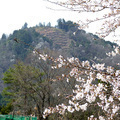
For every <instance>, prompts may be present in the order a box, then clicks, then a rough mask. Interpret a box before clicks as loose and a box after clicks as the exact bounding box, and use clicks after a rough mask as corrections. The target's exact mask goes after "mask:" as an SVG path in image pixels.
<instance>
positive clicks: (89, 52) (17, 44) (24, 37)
mask: <svg viewBox="0 0 120 120" xmlns="http://www.w3.org/2000/svg"><path fill="white" fill-rule="evenodd" d="M57 23H58V24H57V25H56V26H55V27H52V26H51V23H48V24H47V25H43V24H42V23H39V25H36V26H34V27H30V28H28V27H27V23H25V24H24V25H23V26H22V28H21V29H19V30H15V31H14V32H13V33H12V34H10V35H9V36H6V35H5V34H3V35H2V37H1V40H0V56H1V57H0V79H1V80H0V93H1V94H0V114H12V113H13V112H14V114H16V115H26V116H28V115H35V116H37V117H38V120H42V119H44V116H43V114H45V113H46V111H47V112H48V113H50V111H49V110H47V109H46V111H45V108H49V107H51V109H52V108H54V107H56V105H58V107H59V109H58V111H59V110H60V108H61V109H62V111H60V114H59V113H57V112H56V113H54V112H53V113H52V114H49V115H48V116H47V115H46V114H45V117H46V118H45V119H46V120H54V119H55V118H56V117H57V119H58V120H60V119H63V120H78V118H79V120H83V119H84V120H87V119H88V117H89V116H91V115H94V116H95V117H96V118H99V115H102V116H105V117H106V113H105V112H103V110H102V108H101V107H100V106H99V105H96V102H97V101H98V102H99V101H100V98H99V97H97V98H96V100H94V101H93V103H92V104H91V105H89V106H88V108H87V110H86V111H85V110H84V109H82V108H81V109H79V107H78V109H79V110H76V111H75V112H72V108H71V107H70V106H68V111H66V110H65V114H63V113H61V112H63V111H64V110H63V108H62V105H61V106H59V105H60V104H61V103H62V102H63V101H64V104H65V105H68V102H69V103H70V100H69V99H70V98H72V100H73V97H74V95H75V94H76V89H80V86H81V85H83V84H82V82H79V80H76V79H78V78H79V79H82V80H83V81H84V79H87V78H88V79H89V77H88V76H89V75H88V73H90V74H91V76H94V74H98V73H97V72H98V71H97V67H94V68H95V71H94V70H92V68H90V65H94V66H95V64H100V65H101V66H104V65H103V64H102V63H105V66H104V67H106V66H112V67H114V68H115V71H117V70H119V66H118V64H116V63H118V62H119V59H120V55H116V56H112V57H111V56H108V55H107V54H106V53H110V52H112V51H114V48H115V47H119V46H118V45H117V44H116V43H112V42H110V41H105V40H104V39H101V38H99V37H98V36H97V35H94V34H92V33H87V32H86V31H84V30H82V29H78V26H79V25H78V24H77V23H73V22H72V21H65V20H64V19H58V21H57ZM57 57H58V59H56V58H57ZM65 59H66V60H65ZM72 61H74V62H72ZM80 61H81V62H80ZM88 61H89V62H88ZM67 62H68V64H67ZM63 63H64V64H63ZM78 63H79V66H80V64H82V65H81V67H79V69H76V68H77V65H78ZM71 68H72V70H75V71H80V72H81V73H80V74H81V75H80V76H79V77H78V76H77V73H74V72H73V71H71ZM83 68H84V69H87V72H88V73H86V74H85V72H84V69H83ZM89 69H91V71H92V72H90V71H89ZM99 69H100V71H101V74H102V70H103V71H104V74H105V73H106V69H102V68H99ZM111 69H112V68H111ZM94 72H95V73H94ZM106 74H107V73H106ZM61 75H62V76H61ZM74 76H76V77H74ZM95 76H96V78H95V80H94V81H92V82H91V84H92V85H95V87H96V86H97V85H101V84H103V85H104V86H106V90H105V91H104V92H106V93H107V94H109V95H111V94H112V93H111V91H112V87H111V84H110V83H109V82H108V83H106V82H105V81H102V80H101V79H102V78H99V77H97V75H95ZM112 77H115V76H114V75H112ZM101 89H102V87H101ZM73 90H74V92H73ZM99 92H101V91H100V90H99ZM86 94H87V92H86ZM91 94H92V93H91ZM109 95H108V96H107V98H109V97H110V96H109ZM81 98H82V99H81V103H82V104H84V98H83V97H81ZM93 99H94V98H93ZM114 99H115V100H116V103H117V102H118V100H117V99H116V98H114ZM78 100H79V99H78ZM75 102H76V101H75ZM71 104H73V103H72V101H71ZM76 105H77V103H76ZM69 109H70V110H69ZM117 117H118V118H120V114H118V115H117ZM114 118H115V119H116V117H115V116H114ZM116 120H117V119H116Z"/></svg>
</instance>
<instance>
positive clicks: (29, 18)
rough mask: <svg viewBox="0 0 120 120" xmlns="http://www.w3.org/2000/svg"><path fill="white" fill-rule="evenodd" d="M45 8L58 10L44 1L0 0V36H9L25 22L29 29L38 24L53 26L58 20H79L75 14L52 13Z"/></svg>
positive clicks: (52, 11)
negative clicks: (49, 23)
mask: <svg viewBox="0 0 120 120" xmlns="http://www.w3.org/2000/svg"><path fill="white" fill-rule="evenodd" d="M47 7H50V8H56V9H57V8H58V6H56V5H53V4H50V3H48V2H45V1H44V0H0V36H1V35H2V34H3V33H5V34H9V33H12V32H13V31H14V30H16V29H20V28H21V27H22V26H23V25H24V23H25V22H27V23H28V27H30V26H35V25H36V24H39V22H41V23H43V22H45V23H46V24H47V23H48V22H51V24H52V25H53V26H54V25H56V24H57V22H56V21H57V20H58V19H59V18H65V20H72V21H77V20H79V16H78V17H77V13H75V12H67V11H66V12H65V11H54V10H50V9H48V8H47ZM60 9H61V8H60Z"/></svg>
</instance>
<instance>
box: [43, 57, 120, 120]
mask: <svg viewBox="0 0 120 120" xmlns="http://www.w3.org/2000/svg"><path fill="white" fill-rule="evenodd" d="M55 62H59V63H58V64H57V65H56V66H52V68H53V69H57V68H60V67H63V66H69V67H70V68H71V71H70V72H69V75H65V76H67V78H65V77H64V80H67V82H69V81H70V78H71V77H74V78H75V79H76V81H77V82H79V83H80V84H78V85H75V88H76V89H75V90H73V95H72V98H71V99H70V100H69V103H68V105H65V104H64V103H62V104H60V105H56V107H54V108H49V109H48V108H46V109H45V111H44V115H43V116H44V117H46V116H47V115H49V114H52V113H54V112H56V111H57V112H59V114H65V111H69V112H74V111H79V110H83V111H86V110H87V107H88V106H89V105H90V104H92V103H93V102H95V101H96V100H97V99H98V98H99V100H98V101H96V103H97V105H98V106H99V107H101V108H102V110H103V111H104V112H105V114H106V116H107V118H108V119H113V118H114V117H115V116H117V115H118V111H119V110H120V104H119V102H120V79H119V78H120V70H115V69H114V68H113V67H111V66H107V67H105V65H104V64H93V65H90V63H89V62H88V61H83V62H80V61H79V60H78V59H77V58H68V59H67V60H65V59H64V58H63V56H59V58H57V59H56V60H55ZM82 76H83V77H82ZM68 80H69V81H68ZM94 81H98V83H97V84H94ZM83 99H84V101H85V103H83V104H81V101H82V100H83Z"/></svg>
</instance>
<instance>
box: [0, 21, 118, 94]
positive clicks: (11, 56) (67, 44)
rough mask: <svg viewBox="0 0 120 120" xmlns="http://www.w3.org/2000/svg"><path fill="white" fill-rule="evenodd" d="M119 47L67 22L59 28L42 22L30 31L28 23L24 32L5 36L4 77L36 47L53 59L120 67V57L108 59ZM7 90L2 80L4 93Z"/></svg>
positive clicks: (1, 51)
mask: <svg viewBox="0 0 120 120" xmlns="http://www.w3.org/2000/svg"><path fill="white" fill-rule="evenodd" d="M15 38H17V39H18V43H17V42H15V41H14V39H15ZM19 40H20V41H22V42H20V41H19ZM28 44H29V45H30V46H29V45H28ZM116 45H117V44H114V43H111V42H109V41H105V40H103V39H100V38H99V37H98V36H96V35H93V34H91V33H86V32H85V31H84V30H79V29H78V25H77V24H76V23H73V22H72V21H65V20H64V19H59V20H58V25H57V26H55V27H51V24H50V23H49V24H48V25H46V26H45V25H42V24H41V23H40V24H39V25H37V26H35V27H31V28H28V27H27V24H26V23H25V25H24V26H23V27H22V28H21V29H20V30H15V31H14V32H13V34H11V35H9V36H8V37H7V36H6V35H5V34H3V35H2V38H1V40H0V56H1V57H0V78H2V74H3V73H4V72H5V71H6V70H7V69H8V68H9V67H10V66H12V65H13V64H15V63H16V61H17V60H22V61H27V59H28V58H29V57H28V56H29V55H30V54H31V53H32V51H33V49H34V48H35V49H38V50H41V51H42V52H43V51H44V52H45V53H48V54H51V55H53V56H58V55H59V54H62V55H63V56H65V57H78V58H79V59H80V60H89V61H91V62H93V61H94V62H99V63H101V62H105V63H106V64H107V65H113V66H116V63H117V61H119V58H120V56H119V55H118V56H115V57H111V58H109V57H108V56H106V53H108V52H110V51H112V50H113V46H116ZM3 87H4V86H3V83H2V81H1V80H0V92H1V91H2V89H3Z"/></svg>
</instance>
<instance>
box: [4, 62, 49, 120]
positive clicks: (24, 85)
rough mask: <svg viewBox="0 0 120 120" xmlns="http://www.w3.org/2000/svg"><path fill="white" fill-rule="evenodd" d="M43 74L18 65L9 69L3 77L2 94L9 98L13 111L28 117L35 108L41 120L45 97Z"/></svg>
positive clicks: (20, 64)
mask: <svg viewBox="0 0 120 120" xmlns="http://www.w3.org/2000/svg"><path fill="white" fill-rule="evenodd" d="M43 76H44V73H43V72H40V70H39V69H38V68H35V67H33V66H30V65H24V64H23V63H19V64H17V65H15V66H14V68H9V69H8V70H7V71H6V72H5V73H4V77H3V81H4V83H6V84H7V87H6V88H5V89H4V91H3V93H4V94H5V95H8V96H10V98H11V102H12V105H13V107H14V111H19V110H20V111H21V114H25V115H29V114H32V113H33V112H35V111H34V109H33V108H34V107H36V108H37V109H36V111H37V113H36V115H38V116H39V119H42V111H43V108H44V107H45V102H46V99H48V96H47V92H48V91H47V81H45V79H43Z"/></svg>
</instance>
